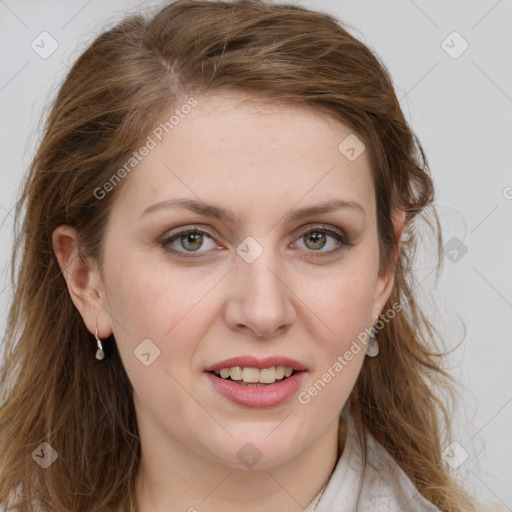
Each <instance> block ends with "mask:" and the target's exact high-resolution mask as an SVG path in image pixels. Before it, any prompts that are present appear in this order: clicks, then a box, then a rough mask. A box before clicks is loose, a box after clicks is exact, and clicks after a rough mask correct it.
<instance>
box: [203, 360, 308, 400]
mask: <svg viewBox="0 0 512 512" xmlns="http://www.w3.org/2000/svg"><path fill="white" fill-rule="evenodd" d="M307 373H308V370H307V369H306V367H305V366H304V365H303V364H301V363H299V362H298V361H295V360H294V359H289V358H285V357H267V358H265V359H257V358H255V357H252V356H246V357H234V358H231V359H226V360H225V361H221V362H219V363H216V364H214V365H212V366H210V367H208V368H205V369H204V374H205V376H206V377H207V380H208V381H209V382H210V385H211V386H212V388H213V390H214V391H216V392H217V393H218V394H219V395H220V396H222V397H223V398H225V399H227V400H229V401H230V402H232V403H234V404H236V405H238V406H242V407H250V408H272V407H277V406H279V405H281V404H284V403H286V402H288V401H289V400H290V399H291V398H292V396H293V395H295V394H296V393H297V392H298V391H299V389H300V387H301V386H302V383H303V382H304V378H305V375H306V374H307Z"/></svg>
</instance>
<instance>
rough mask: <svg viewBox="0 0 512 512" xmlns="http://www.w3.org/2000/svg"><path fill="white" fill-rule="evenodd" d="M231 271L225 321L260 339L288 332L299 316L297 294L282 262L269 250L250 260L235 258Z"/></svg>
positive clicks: (234, 328)
mask: <svg viewBox="0 0 512 512" xmlns="http://www.w3.org/2000/svg"><path fill="white" fill-rule="evenodd" d="M234 265H235V268H234V269H233V271H232V272H230V279H229V282H228V283H226V286H227V288H228V290H229V292H228V299H227V301H226V304H225V310H224V313H225V321H226V323H227V324H228V325H229V327H230V328H231V329H233V330H236V331H249V332H251V333H252V335H253V336H257V337H259V338H272V337H276V336H279V335H282V334H283V333H285V332H287V331H288V330H289V329H290V327H291V326H292V324H293V323H294V321H295V318H296V311H295V308H294V300H295V299H294V294H293V291H292V289H291V287H290V285H289V284H288V283H287V282H286V275H285V272H284V267H283V265H282V264H281V263H280V262H279V259H278V258H277V257H276V256H275V253H273V252H272V251H271V250H270V249H265V250H264V251H263V252H262V254H260V256H259V257H258V258H257V259H256V260H254V261H252V262H251V263H248V262H247V261H245V260H244V259H243V258H241V257H238V256H237V257H236V258H235V263H234Z"/></svg>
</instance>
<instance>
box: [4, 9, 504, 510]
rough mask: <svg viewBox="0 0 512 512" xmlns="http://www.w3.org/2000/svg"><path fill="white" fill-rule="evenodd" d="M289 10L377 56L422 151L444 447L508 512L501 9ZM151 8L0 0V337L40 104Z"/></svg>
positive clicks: (425, 273)
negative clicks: (328, 16) (431, 190)
mask: <svg viewBox="0 0 512 512" xmlns="http://www.w3.org/2000/svg"><path fill="white" fill-rule="evenodd" d="M291 3H297V4H299V5H304V6H309V7H312V8H316V9H320V10H323V11H327V12H330V13H333V14H335V15H336V16H337V17H338V18H339V19H340V20H341V21H342V22H344V23H346V24H347V28H348V29H349V31H350V32H351V33H352V34H353V35H355V36H356V37H357V38H359V39H360V40H362V41H363V42H364V43H365V44H367V45H368V46H370V47H371V48H372V50H373V51H374V52H376V53H377V54H378V55H379V57H380V58H381V59H382V61H383V62H384V63H385V65H386V66H387V68H388V70H389V71H390V73H391V76H392V78H393V81H394V85H395V89H396V93H397V96H398V98H399V99H400V103H401V106H402V109H403V111H404V114H405V116H406V118H407V119H408V121H409V123H410V125H411V127H412V128H413V130H414V131H415V133H416V134H417V135H418V137H419V139H420V141H421V143H422V145H423V147H424V149H425V151H426V153H427V158H428V162H429V164H430V167H431V170H432V173H433V176H434V180H435V185H436V187H437V199H436V203H435V204H436V207H437V209H438V212H439V215H440V217H441V222H442V225H443V237H444V243H445V244H446V245H445V249H444V255H443V262H442V274H441V277H440V279H439V280H438V281H436V279H435V272H432V270H433V268H434V267H433V260H432V258H431V257H429V256H428V254H429V252H428V250H425V254H426V255H427V256H426V257H423V259H422V263H421V264H420V265H419V266H418V268H417V272H418V280H419V281H420V282H421V285H420V286H419V287H418V289H417V292H418V298H419V299H421V300H424V302H425V304H426V305H427V307H428V306H429V304H435V306H436V307H437V313H436V317H435V323H436V325H438V326H439V328H440V329H442V332H443V333H444V336H445V340H446V345H447V346H448V347H454V346H455V345H456V344H457V343H458V342H459V341H460V340H461V338H462V337H464V341H463V343H462V344H461V345H460V346H459V347H458V348H457V349H456V350H455V351H454V352H453V353H452V354H451V355H450V357H449V358H447V362H448V363H449V366H450V368H451V371H452V373H453V374H454V375H455V376H456V377H457V378H458V379H460V380H461V382H462V386H463V387H462V395H461V401H460V402H458V404H457V409H456V411H455V414H454V420H455V422H456V430H455V436H454V439H452V442H454V443H457V444H454V445H451V446H447V447H444V448H446V449H447V452H446V453H447V454H449V455H451V457H452V459H451V463H452V465H453V466H456V467H453V469H451V471H453V473H454V474H455V475H456V476H457V477H458V478H460V479H461V480H462V481H463V482H464V485H465V486H466V487H467V488H468V489H469V490H470V491H471V492H473V493H475V494H476V495H477V496H479V497H480V498H481V499H483V500H484V501H491V502H493V501H494V502H498V503H501V504H502V505H504V506H506V507H507V509H508V510H512V439H511V437H512V436H511V434H512V428H511V426H512V370H511V368H510V367H511V364H512V336H511V327H510V322H511V319H512V272H511V271H510V267H511V263H512V229H511V227H512V165H511V156H510V155H511V154H510V148H511V145H512V144H511V143H512V138H511V135H512V130H511V122H512V31H511V30H510V26H511V24H512V1H511V0H500V1H496V0H478V1H477V0H473V1H467V0H466V1H463V0H460V1H446V0H444V1H443V0H428V1H427V0H414V1H413V0H386V1H377V0H374V1H370V0H316V1H312V0H311V1H308V2H306V1H296V2H291ZM152 5H157V2H142V3H141V2H136V1H131V0H89V1H87V0H67V1H64V0H60V1H57V0H50V1H44V2H42V1H37V0H31V1H29V0H0V52H1V54H0V62H1V66H0V106H1V117H0V155H1V165H0V184H1V186H0V222H1V231H0V269H3V272H2V275H1V280H0V311H1V314H0V323H1V327H2V330H3V329H4V326H5V321H6V315H7V308H8V305H9V300H10V298H11V292H12V287H11V284H10V279H9V274H8V271H9V261H10V260H9V256H10V251H11V249H12V226H13V217H12V211H11V210H12V208H13V206H14V202H15V198H16V197H17V192H18V187H19V185H20V183H21V180H22V177H23V175H24V173H25V172H26V169H27V167H28V165H29V163H30V160H31V156H32V155H33V152H34V149H35V147H36V145H37V142H38V140H39V138H40V136H41V131H40V122H41V114H42V109H43V108H44V107H45V106H46V105H47V104H48V102H49V101H50V100H51V99H53V97H54V95H55V93H56V91H57V89H58V86H59V84H60V82H61V80H62V79H63V77H64V75H65V73H66V72H67V70H68V67H69V65H70V64H71V63H72V62H73V61H74V60H75V59H76V58H77V57H78V55H79V54H80V53H81V52H82V51H83V49H85V47H86V46H87V44H89V43H90V42H91V41H92V39H93V38H94V37H95V36H96V35H97V34H98V33H99V32H101V31H102V29H104V28H106V27H108V26H111V25H112V24H114V23H115V22H116V21H119V20H120V18H121V17H122V16H123V13H126V12H132V11H134V10H137V9H139V8H146V7H151V6H152ZM41 41H43V42H41ZM427 246H428V243H427V242H426V243H425V247H427ZM453 450H455V451H453ZM454 454H455V459H456V462H455V463H454V462H453V460H454V459H453V455H454ZM466 457H467V458H466ZM463 459H465V460H463Z"/></svg>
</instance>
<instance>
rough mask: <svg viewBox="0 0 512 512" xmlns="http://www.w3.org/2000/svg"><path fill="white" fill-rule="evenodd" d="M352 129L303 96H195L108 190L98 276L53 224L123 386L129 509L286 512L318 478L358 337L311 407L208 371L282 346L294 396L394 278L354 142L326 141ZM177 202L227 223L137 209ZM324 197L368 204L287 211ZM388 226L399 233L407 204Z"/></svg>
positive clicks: (381, 300)
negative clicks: (183, 230)
mask: <svg viewBox="0 0 512 512" xmlns="http://www.w3.org/2000/svg"><path fill="white" fill-rule="evenodd" d="M243 100H248V101H243ZM350 133H352V131H351V130H350V129H349V128H348V127H347V126H345V125H343V124H342V123H340V122H339V121H337V120H334V119H330V118H326V117H325V116H324V117H321V116H320V115H318V113H316V112H314V111H312V110H309V109H306V108H304V107H293V108H291V107H284V106H281V107H279V108H278V107H276V106H275V105H274V106H270V105H266V104H263V103H261V102H260V103H258V102H256V101H251V100H250V98H248V97H245V96H241V95H239V94H238V95H236V94H234V93H229V94H228V93H222V94H217V95H213V96H212V95H210V96H204V97H200V98H198V105H197V106H196V107H195V108H193V109H192V111H191V112H190V113H189V114H188V115H187V116H186V117H185V118H184V119H182V120H181V121H180V123H179V125H177V126H176V127H175V128H174V130H173V131H172V132H171V133H170V134H168V135H166V136H165V137H164V138H163V140H162V141H161V142H159V143H158V145H157V147H156V148H155V149H153V150H152V151H151V152H150V153H149V155H148V156H146V157H145V158H144V159H143V161H142V162H141V163H140V164H139V165H138V166H137V167H136V168H135V169H134V170H133V171H132V172H131V174H130V175H129V176H128V177H126V178H125V181H124V182H123V184H122V187H120V188H119V190H116V192H115V193H116V194H117V197H116V201H115V203H114V206H113V209H112V211H111V214H110V218H109V223H108V229H107V232H106V235H105V240H104V242H105V246H104V247H105V252H104V268H103V269H102V272H99V271H98V269H97V268H96V266H95V265H94V262H90V261H88V260H87V259H80V258H79V257H78V256H77V251H76V247H77V241H78V240H79V239H78V236H77V233H76V232H75V230H74V229H73V228H71V227H70V226H59V228H57V229H56V230H55V232H54V234H53V244H54V250H55V254H56V256H57V258H58V261H59V264H60V266H61V268H62V270H63V273H64V276H65V278H66V280H67V283H68V288H69V293H70V296H71V298H72V300H73V301H74V303H75V305H76V307H77V308H78V310H79V311H80V313H81V315H82V317H83V320H84V322H85V324H86V326H87V328H88V329H89V331H90V332H91V333H92V334H94V332H95V325H97V327H98V335H99V337H100V338H106V337H108V336H109V335H110V334H111V333H113V334H114V336H115V339H116V343H117V346H118V347H119V351H120V354H121V357H122V360H123V363H124V365H125V368H126V371H127V373H128V376H129V378H130V380H131V382H132V384H133V388H134V396H133V399H134V404H135V409H136V414H137V421H138V425H139V431H140V442H141V448H142V464H141V468H140V471H139V473H138V475H137V486H136V488H137V506H138V510H140V511H142V512H146V511H148V512H149V511H162V512H163V511H168V510H171V507H172V510H183V511H187V510H189V511H190V512H192V511H193V510H198V511H200V512H213V511H221V510H222V511H235V510H236V511H238V510H241V509H243V510H244V511H248V512H252V511H261V510H268V511H276V512H277V511H279V512H283V511H299V510H302V507H305V506H306V505H307V504H308V503H309V502H310V501H311V500H312V499H313V498H314V496H315V495H316V494H317V493H318V491H319V490H320V489H321V488H322V486H323V485H324V483H325V482H326V481H327V480H328V479H329V477H330V475H331V473H332V471H333V469H334V467H335V464H336V461H337V459H336V452H337V446H338V433H337V424H338V415H339V412H340V411H341V408H342V407H343V405H344V403H345V401H346V400H347V397H348V395H349V393H350V391H351V389H352V387H353V385H354V383H355V381H356V379H357V376H358V374H359V371H360V369H361V366H362V364H363V363H364V360H365V354H364V350H361V351H360V352H359V353H358V354H356V355H354V358H353V360H352V361H350V363H349V364H348V365H347V366H346V367H345V368H344V369H343V371H341V372H339V373H338V374H337V375H336V377H335V378H334V379H332V380H331V382H330V383H328V385H327V386H325V388H324V389H323V390H322V391H321V392H320V393H318V395H317V396H315V397H314V398H312V399H311V401H310V402H309V403H308V404H307V405H303V404H301V403H300V402H299V401H298V399H297V396H293V397H292V398H291V399H290V400H288V401H286V402H285V403H283V404H281V405H279V406H276V407H272V408H265V409H254V408H247V407H243V406H239V405H235V404H233V403H231V402H229V401H228V400H226V399H225V398H224V397H222V396H221V395H219V394H218V393H217V392H216V391H215V390H214V389H213V387H212V386H211V384H210V383H209V381H208V379H207V378H206V377H205V374H204V368H205V367H206V366H208V365H211V364H213V363H215V362H218V361H221V360H224V359H226V358H229V357H233V356H240V355H255V356H257V357H266V356H270V355H282V356H287V357H291V358H294V359H296V360H298V361H300V362H302V363H303V364H305V365H306V367H307V371H308V373H307V374H306V376H305V379H304V381H303V384H302V386H301V389H300V391H304V390H307V388H308V387H310V386H311V384H312V383H314V382H315V381H317V380H318V379H319V378H320V377H321V375H322V374H323V373H324V372H325V371H326V370H327V368H329V367H330V366H332V365H333V363H334V362H335V361H336V359H337V357H338V356H339V355H342V354H343V353H344V352H345V351H346V350H347V349H348V348H349V347H350V345H351V343H352V341H353V340H354V339H356V338H357V336H358V334H359V333H361V332H362V331H364V329H365V328H369V327H371V326H372V325H373V323H374V322H375V321H376V320H377V318H378V316H379V314H381V313H383V307H384V304H385V302H386V300H387V298H388V297H389V294H390V293H391V290H392V286H393V279H394V276H393V273H392V272H389V273H384V272H381V271H380V270H379V250H378V243H377V219H376V207H375V193H374V187H373V183H372V177H371V172H370V168H369V163H368V159H367V153H366V152H363V153H362V154H361V155H360V156H359V157H358V158H357V159H356V160H354V161H350V160H348V159H347V158H346V157H345V155H343V154H342V153H341V152H340V151H339V150H338V146H339V144H340V142H341V141H342V140H343V139H344V138H345V137H346V136H347V135H349V134H350ZM176 197H180V198H189V199H198V198H199V199H201V200H202V201H204V202H205V203H213V204H215V205H218V206H222V207H224V208H228V209H230V210H232V211H233V212H234V214H235V215H236V216H237V217H239V218H240V224H234V223H232V222H230V221H229V220H223V221H220V220H218V219H215V218H213V217H209V216H204V215H200V214H198V213H195V212H192V211H190V210H186V209H176V208H162V209H156V210H155V211H153V212H151V213H148V214H147V215H144V216H142V218H141V215H142V213H143V211H144V209H145V208H147V207H148V206H150V205H153V204H155V203H157V202H159V201H163V200H167V199H170V198H176ZM329 199H344V200H346V201H354V202H357V203H359V204H360V205H361V206H362V208H363V209H364V212H365V213H364V214H362V213H360V212H359V211H358V210H357V209H356V208H344V209H340V210H337V211H334V212H329V213H323V214H316V215H312V216H309V217H306V218H303V219H300V220H297V221H294V222H292V223H285V221H284V216H285V215H286V214H288V213H289V212H290V211H292V210H295V209H298V208H303V207H306V206H312V205H317V204H320V203H323V202H325V201H327V200H329ZM393 221H394V226H395V233H396V235H397V237H398V240H399V239H400V235H401V231H402V227H403V221H404V215H403V212H401V213H400V212H397V213H396V215H394V217H393ZM321 224H324V225H328V226H329V227H330V228H332V229H334V230H336V229H338V230H341V231H343V232H344V233H346V235H347V236H348V237H349V240H350V242H351V243H352V244H353V245H350V246H343V247H342V249H341V250H340V251H338V252H331V255H330V256H326V257H323V258H322V257H319V256H318V254H319V253H327V252H329V251H330V250H331V249H335V248H336V247H337V246H338V245H337V241H336V239H335V238H333V237H332V236H331V235H326V238H325V240H322V239H321V240H320V242H316V243H315V242H314V240H313V241H311V240H308V237H305V236H304V235H305V234H306V229H305V228H312V230H313V231H314V228H317V229H319V228H320V227H321ZM179 227H192V228H197V227H200V228H209V229H210V231H211V232H212V237H211V238H210V237H209V236H208V235H204V236H203V244H202V245H201V242H200V241H198V242H195V243H189V244H188V245H187V244H186V240H185V245H183V244H182V243H180V238H179V237H178V238H177V239H176V240H175V241H173V242H169V243H168V244H167V245H166V246H165V245H163V244H162V243H160V242H161V241H162V239H163V238H164V235H166V234H169V233H170V232H171V230H172V231H173V232H174V231H175V230H176V228H179ZM301 229H302V230H303V231H304V232H302V231H301ZM248 236H251V237H252V238H253V239H255V240H256V241H257V242H258V244H259V245H260V246H261V248H262V249H263V252H262V254H261V255H260V256H259V257H258V258H257V259H256V260H255V261H253V262H252V263H248V262H247V261H245V260H244V259H243V258H241V257H240V256H238V254H237V253H236V248H237V246H238V245H239V244H240V243H241V242H242V241H243V240H244V239H245V238H246V237H248ZM322 241H325V245H324V246H322ZM191 247H192V248H198V250H197V251H193V250H191ZM169 248H173V249H175V250H176V251H180V252H181V254H184V255H185V256H186V255H187V254H193V255H197V254H198V253H200V257H199V258H186V257H185V256H184V257H180V256H179V255H174V254H172V253H170V252H169V250H168V249H169ZM187 250H188V253H187ZM145 339H150V340H151V341H152V343H154V344H155V345H156V346H157V347H158V348H159V350H160V356H159V357H157V358H156V359H155V360H154V361H153V362H152V363H151V364H150V365H149V366H145V365H144V364H142V363H141V361H140V360H139V359H138V358H137V357H134V353H133V352H134V350H135V349H136V348H137V346H138V345H139V344H140V343H141V342H142V340H145ZM98 364H101V363H98ZM248 442H250V443H252V444H253V445H255V446H256V447H257V449H258V450H259V452H260V453H261V455H262V457H261V459H260V460H259V461H258V463H257V464H256V465H255V466H253V467H252V468H251V469H249V468H247V467H246V466H244V464H243V463H242V462H241V461H240V460H239V459H238V457H237V452H238V451H239V450H240V449H241V448H242V447H243V446H244V445H245V444H246V443H248Z"/></svg>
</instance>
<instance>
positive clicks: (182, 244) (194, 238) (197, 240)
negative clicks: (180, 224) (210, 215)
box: [162, 228, 218, 257]
mask: <svg viewBox="0 0 512 512" xmlns="http://www.w3.org/2000/svg"><path fill="white" fill-rule="evenodd" d="M205 241H209V242H210V247H206V249H207V250H208V249H213V248H215V247H218V246H217V245H216V244H215V242H214V241H213V239H212V237H211V236H210V233H209V232H208V231H206V230H203V229H199V228H188V229H183V230H181V231H179V232H178V233H175V234H173V235H171V236H169V237H166V238H165V239H164V240H163V241H162V246H164V247H167V250H169V251H170V252H173V253H178V254H180V255H183V252H185V253H187V252H205V251H199V249H200V248H201V247H202V246H203V245H204V243H205ZM173 244H176V245H173ZM169 245H171V246H173V247H174V248H172V249H171V248H168V246H169ZM182 249H184V251H183V250H182ZM184 256H185V257H194V256H192V255H190V256H189V255H186V254H185V255H184Z"/></svg>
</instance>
